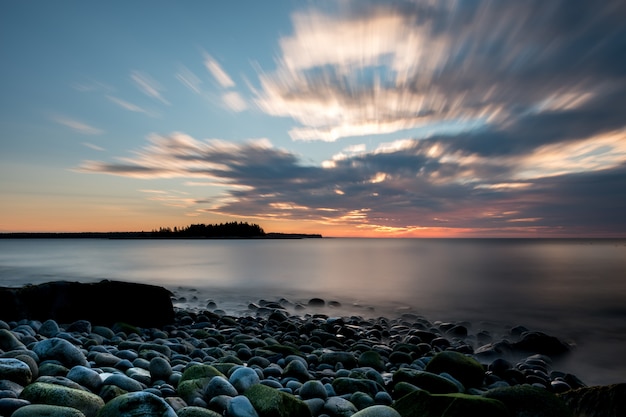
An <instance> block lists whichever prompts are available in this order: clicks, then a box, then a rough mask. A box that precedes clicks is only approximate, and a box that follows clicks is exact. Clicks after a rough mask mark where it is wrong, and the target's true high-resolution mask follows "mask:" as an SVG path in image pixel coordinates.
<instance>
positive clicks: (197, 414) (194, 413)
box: [176, 406, 222, 417]
mask: <svg viewBox="0 0 626 417" xmlns="http://www.w3.org/2000/svg"><path fill="white" fill-rule="evenodd" d="M176 415H177V416H178V417H222V414H219V413H217V412H215V411H213V410H208V409H206V408H202V407H194V406H189V407H184V408H181V409H180V410H178V411H176Z"/></svg>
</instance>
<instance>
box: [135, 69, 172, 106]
mask: <svg viewBox="0 0 626 417" xmlns="http://www.w3.org/2000/svg"><path fill="white" fill-rule="evenodd" d="M130 78H131V80H133V82H134V83H135V86H136V87H137V88H138V89H139V90H140V91H141V92H142V93H144V94H145V95H147V96H148V97H151V98H153V99H156V100H158V101H160V102H161V103H163V104H168V105H169V104H170V103H169V102H168V101H167V100H166V99H165V98H163V96H162V95H161V91H162V87H161V85H160V84H159V83H158V82H156V81H155V80H154V79H152V77H150V76H149V75H148V74H145V73H143V72H139V71H132V72H131V74H130Z"/></svg>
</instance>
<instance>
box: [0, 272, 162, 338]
mask: <svg viewBox="0 0 626 417" xmlns="http://www.w3.org/2000/svg"><path fill="white" fill-rule="evenodd" d="M171 296H172V293H170V292H169V291H168V290H167V289H165V288H162V287H158V286H154V285H146V284H137V283H130V282H122V281H109V280H103V281H100V282H96V283H80V282H69V281H55V282H47V283H44V284H39V285H27V286H24V287H21V288H6V287H0V317H2V319H3V320H16V321H17V320H21V319H34V320H41V321H44V320H48V319H53V320H56V321H57V322H59V323H73V322H76V321H77V320H87V321H89V322H91V323H92V324H94V325H104V326H111V325H113V324H114V323H117V322H125V323H129V324H132V325H135V326H142V327H159V326H163V325H165V324H170V323H173V322H174V307H173V305H172V300H171Z"/></svg>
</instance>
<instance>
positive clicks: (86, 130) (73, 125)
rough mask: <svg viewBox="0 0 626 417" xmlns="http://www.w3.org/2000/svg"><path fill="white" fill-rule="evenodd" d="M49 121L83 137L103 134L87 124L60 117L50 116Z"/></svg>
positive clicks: (100, 130)
mask: <svg viewBox="0 0 626 417" xmlns="http://www.w3.org/2000/svg"><path fill="white" fill-rule="evenodd" d="M51 120H53V121H54V122H56V123H58V124H60V125H63V126H65V127H69V128H70V129H72V130H74V131H76V132H78V133H82V134H84V135H101V134H103V133H104V131H103V130H102V129H98V128H96V127H93V126H90V125H88V124H87V123H84V122H80V121H78V120H75V119H71V118H69V117H65V116H61V115H54V116H51Z"/></svg>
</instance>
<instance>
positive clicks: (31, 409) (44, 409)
mask: <svg viewBox="0 0 626 417" xmlns="http://www.w3.org/2000/svg"><path fill="white" fill-rule="evenodd" d="M11 417H85V415H84V414H83V413H81V412H80V410H77V409H75V408H72V407H64V406H61V405H47V404H30V405H27V406H24V407H21V408H18V409H17V411H15V412H14V413H13V414H11Z"/></svg>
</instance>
